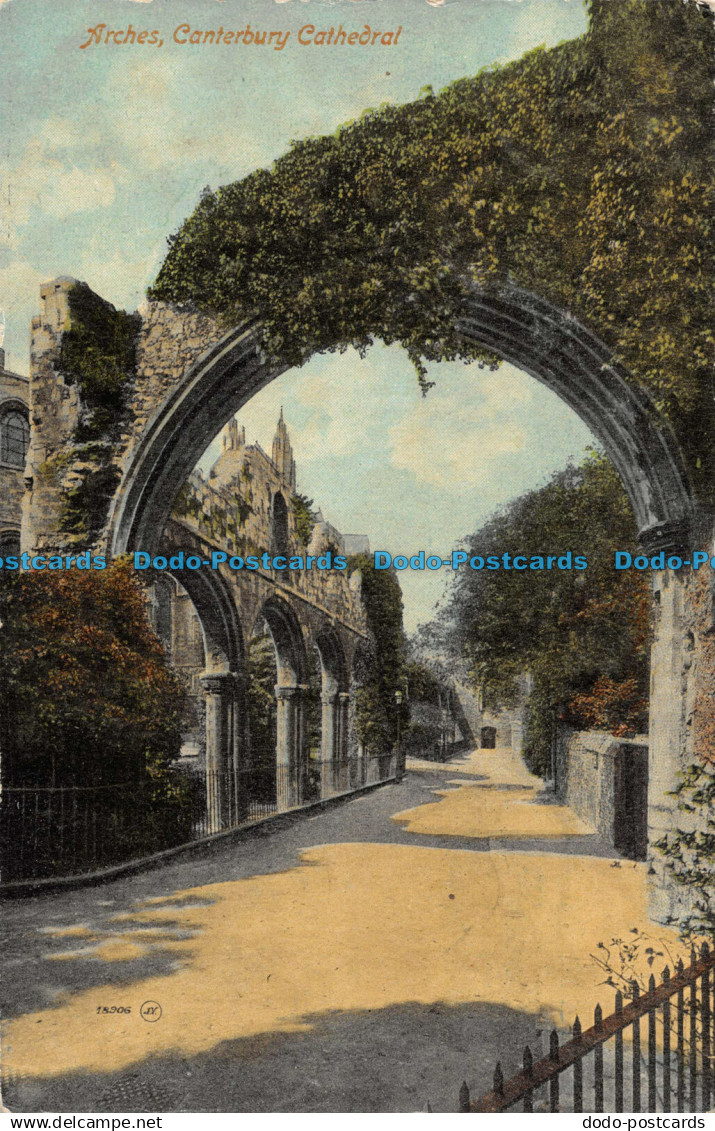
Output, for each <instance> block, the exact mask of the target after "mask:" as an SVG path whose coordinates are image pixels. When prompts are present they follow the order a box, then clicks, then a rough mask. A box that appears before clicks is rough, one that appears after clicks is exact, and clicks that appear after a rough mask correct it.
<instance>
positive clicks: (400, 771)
mask: <svg viewBox="0 0 715 1131" xmlns="http://www.w3.org/2000/svg"><path fill="white" fill-rule="evenodd" d="M395 705H396V708H397V759H396V766H395V772H396V774H397V777H398V778H401V777H402V774H403V768H402V756H401V754H400V728H401V723H402V711H401V709H400V708H401V707H402V692H401V691H400V690H397V691H396V692H395Z"/></svg>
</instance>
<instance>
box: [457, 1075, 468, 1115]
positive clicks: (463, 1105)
mask: <svg viewBox="0 0 715 1131" xmlns="http://www.w3.org/2000/svg"><path fill="white" fill-rule="evenodd" d="M459 1110H460V1111H469V1086H468V1084H467V1081H466V1080H462V1087H461V1088H460V1089H459Z"/></svg>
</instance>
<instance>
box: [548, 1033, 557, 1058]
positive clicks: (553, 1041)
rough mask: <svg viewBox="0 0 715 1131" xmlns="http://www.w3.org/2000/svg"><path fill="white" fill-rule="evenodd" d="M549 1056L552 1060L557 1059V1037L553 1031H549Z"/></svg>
mask: <svg viewBox="0 0 715 1131" xmlns="http://www.w3.org/2000/svg"><path fill="white" fill-rule="evenodd" d="M549 1056H550V1057H551V1059H552V1060H558V1059H559V1035H558V1033H557V1032H556V1030H555V1029H552V1030H551V1036H550V1037H549Z"/></svg>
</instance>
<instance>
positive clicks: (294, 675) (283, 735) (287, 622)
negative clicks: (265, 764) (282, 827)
mask: <svg viewBox="0 0 715 1131" xmlns="http://www.w3.org/2000/svg"><path fill="white" fill-rule="evenodd" d="M260 615H261V616H262V618H263V620H264V621H265V623H266V624H267V625H268V631H269V632H270V634H271V637H272V639H273V646H274V648H275V653H276V668H277V672H278V682H277V684H276V689H275V691H276V699H277V716H276V799H277V804H278V809H279V810H283V809H293V808H294V807H295V806H296V805H300V803H301V801H302V799H303V798H302V794H303V790H304V779H305V773H306V765H305V762H306V742H305V702H304V699H305V689H306V679H307V674H308V657H307V652H306V648H305V642H304V640H303V633H302V630H301V627H300V624H299V623H298V618H297V617H296V615H295V613H294V612H293V610H292V609H291V607H290V606H289V605H288V604H287V602H285V601H283V600H282V599H281V598H280V597H270V598H269V599H268V600H267V601H265V602H264V604H263V605H262V606H261V609H260Z"/></svg>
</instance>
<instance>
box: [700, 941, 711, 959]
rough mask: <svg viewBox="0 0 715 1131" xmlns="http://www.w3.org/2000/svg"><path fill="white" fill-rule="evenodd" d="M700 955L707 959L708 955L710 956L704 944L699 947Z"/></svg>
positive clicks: (706, 945) (707, 947) (708, 948)
mask: <svg viewBox="0 0 715 1131" xmlns="http://www.w3.org/2000/svg"><path fill="white" fill-rule="evenodd" d="M700 953H701V955H702V956H703V958H707V957H708V955H709V954H710V947H709V946H708V944H707V943H706V942H704V943H703V945H702V946H701V947H700Z"/></svg>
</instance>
